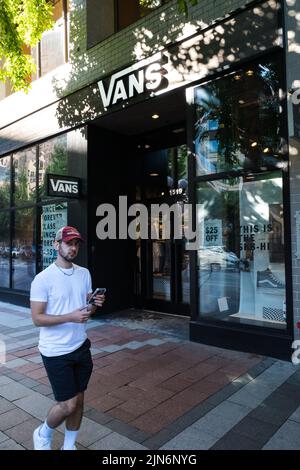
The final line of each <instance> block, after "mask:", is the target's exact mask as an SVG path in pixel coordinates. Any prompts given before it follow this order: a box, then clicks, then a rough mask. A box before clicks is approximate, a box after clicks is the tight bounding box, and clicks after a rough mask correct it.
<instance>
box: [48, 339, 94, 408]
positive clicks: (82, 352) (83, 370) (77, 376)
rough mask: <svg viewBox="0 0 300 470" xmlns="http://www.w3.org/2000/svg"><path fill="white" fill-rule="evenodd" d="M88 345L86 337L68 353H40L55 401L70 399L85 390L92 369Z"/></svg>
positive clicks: (88, 341) (89, 343)
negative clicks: (54, 354)
mask: <svg viewBox="0 0 300 470" xmlns="http://www.w3.org/2000/svg"><path fill="white" fill-rule="evenodd" d="M90 346H91V342H90V340H89V339H88V338H87V339H86V340H85V342H84V343H83V344H82V345H81V346H80V348H78V349H76V350H75V351H72V352H71V353H69V354H63V355H62V356H54V357H46V356H43V355H42V354H41V356H42V359H43V363H44V366H45V369H46V372H47V375H48V379H49V381H50V384H51V387H52V389H53V394H54V397H55V400H56V401H66V400H70V398H73V397H75V396H76V395H77V394H78V393H79V392H84V390H86V388H87V385H88V382H89V380H90V377H91V374H92V370H93V361H92V356H91V351H90Z"/></svg>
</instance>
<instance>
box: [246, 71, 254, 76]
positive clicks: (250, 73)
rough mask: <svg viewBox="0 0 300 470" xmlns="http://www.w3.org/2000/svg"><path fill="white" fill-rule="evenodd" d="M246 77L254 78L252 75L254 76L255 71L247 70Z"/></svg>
mask: <svg viewBox="0 0 300 470" xmlns="http://www.w3.org/2000/svg"><path fill="white" fill-rule="evenodd" d="M246 75H248V77H252V75H254V72H253V70H247V72H246Z"/></svg>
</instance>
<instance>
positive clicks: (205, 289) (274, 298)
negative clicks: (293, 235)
mask: <svg viewBox="0 0 300 470" xmlns="http://www.w3.org/2000/svg"><path fill="white" fill-rule="evenodd" d="M197 203H198V205H197V224H198V229H199V240H200V243H199V249H198V288H199V318H200V319H205V318H206V319H211V320H218V321H231V322H240V323H247V324H255V325H259V326H271V327H275V328H286V308H285V285H286V279H285V264H284V218H283V201H282V177H281V174H280V173H279V172H276V173H269V174H265V175H260V176H258V175H257V176H251V177H246V176H244V177H243V176H239V177H237V178H231V179H226V180H225V179H222V180H220V179H219V180H215V181H210V182H201V183H198V185H197Z"/></svg>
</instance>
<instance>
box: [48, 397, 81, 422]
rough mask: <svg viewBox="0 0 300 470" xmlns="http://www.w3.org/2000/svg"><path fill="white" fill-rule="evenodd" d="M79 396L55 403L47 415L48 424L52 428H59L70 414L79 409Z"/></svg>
mask: <svg viewBox="0 0 300 470" xmlns="http://www.w3.org/2000/svg"><path fill="white" fill-rule="evenodd" d="M77 401H78V399H77V396H75V397H73V398H71V399H70V400H66V401H60V402H58V403H57V404H56V405H54V406H53V407H52V408H51V409H50V411H49V413H48V416H47V424H48V426H49V427H50V428H57V426H59V425H60V424H61V423H63V422H64V421H65V420H66V419H67V418H68V417H69V416H71V415H72V414H73V413H74V412H75V411H76V409H77Z"/></svg>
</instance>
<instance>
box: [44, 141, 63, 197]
mask: <svg viewBox="0 0 300 470" xmlns="http://www.w3.org/2000/svg"><path fill="white" fill-rule="evenodd" d="M39 148H40V159H39V195H40V197H43V196H45V195H46V189H47V186H46V175H47V174H48V173H53V174H55V175H67V172H68V155H67V134H63V135H61V136H58V137H56V138H55V139H51V140H48V141H47V142H45V143H43V144H41V145H40V146H39Z"/></svg>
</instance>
